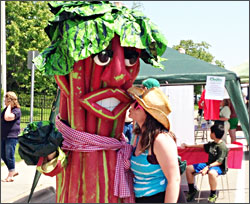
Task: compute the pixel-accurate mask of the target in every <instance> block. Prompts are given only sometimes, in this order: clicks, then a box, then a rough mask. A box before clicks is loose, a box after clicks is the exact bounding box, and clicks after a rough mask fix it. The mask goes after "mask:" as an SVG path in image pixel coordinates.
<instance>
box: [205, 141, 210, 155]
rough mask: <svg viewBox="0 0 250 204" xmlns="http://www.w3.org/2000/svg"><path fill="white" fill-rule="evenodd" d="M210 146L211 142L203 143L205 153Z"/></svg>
mask: <svg viewBox="0 0 250 204" xmlns="http://www.w3.org/2000/svg"><path fill="white" fill-rule="evenodd" d="M210 146H211V142H208V143H207V144H204V150H205V152H206V153H209V148H210Z"/></svg>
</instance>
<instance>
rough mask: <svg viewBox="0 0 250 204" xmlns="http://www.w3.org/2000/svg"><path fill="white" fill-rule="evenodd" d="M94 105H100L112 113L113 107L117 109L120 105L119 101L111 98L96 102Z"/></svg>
mask: <svg viewBox="0 0 250 204" xmlns="http://www.w3.org/2000/svg"><path fill="white" fill-rule="evenodd" d="M96 103H97V104H98V105H100V106H101V107H103V108H105V109H107V110H109V111H111V112H112V111H113V110H114V109H115V107H117V106H118V105H119V104H120V101H119V100H118V99H116V98H114V97H112V98H106V99H103V100H100V101H97V102H96Z"/></svg>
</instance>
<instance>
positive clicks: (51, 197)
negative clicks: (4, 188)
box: [13, 187, 56, 203]
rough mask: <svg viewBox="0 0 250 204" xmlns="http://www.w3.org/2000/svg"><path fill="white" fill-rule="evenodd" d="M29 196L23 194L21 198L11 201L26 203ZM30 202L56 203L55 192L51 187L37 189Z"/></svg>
mask: <svg viewBox="0 0 250 204" xmlns="http://www.w3.org/2000/svg"><path fill="white" fill-rule="evenodd" d="M28 198H29V196H25V197H23V198H21V199H18V200H16V201H14V202H13V203H27V202H28ZM30 203H56V193H55V189H54V188H53V187H48V188H45V189H42V190H39V191H36V192H35V193H34V194H33V196H32V198H31V200H30Z"/></svg>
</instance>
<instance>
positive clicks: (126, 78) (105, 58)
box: [80, 35, 140, 120]
mask: <svg viewBox="0 0 250 204" xmlns="http://www.w3.org/2000/svg"><path fill="white" fill-rule="evenodd" d="M139 54H140V50H139V49H136V48H123V47H121V46H120V41H119V37H118V36H117V35H116V36H115V37H114V38H113V39H112V41H111V46H109V47H108V48H107V49H106V50H104V51H102V52H100V53H99V54H97V55H93V56H91V57H90V58H91V59H90V58H88V59H86V61H92V63H91V65H88V66H91V72H92V76H93V80H92V85H93V87H92V88H93V89H94V90H92V91H91V90H90V92H89V93H87V94H85V95H84V96H83V97H82V98H81V99H80V101H81V105H82V106H83V107H84V108H85V109H87V110H88V111H90V112H91V113H93V114H94V115H96V116H97V117H100V118H103V119H108V120H115V119H117V118H118V117H120V116H121V115H124V113H125V111H126V109H127V108H128V105H129V103H130V97H129V96H128V95H127V94H126V92H125V91H126V90H127V89H128V88H129V87H131V86H132V84H133V82H134V80H135V78H136V76H137V74H138V72H139ZM98 76H99V77H98ZM94 84H95V85H94Z"/></svg>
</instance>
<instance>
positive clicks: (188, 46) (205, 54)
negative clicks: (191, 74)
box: [173, 40, 225, 68]
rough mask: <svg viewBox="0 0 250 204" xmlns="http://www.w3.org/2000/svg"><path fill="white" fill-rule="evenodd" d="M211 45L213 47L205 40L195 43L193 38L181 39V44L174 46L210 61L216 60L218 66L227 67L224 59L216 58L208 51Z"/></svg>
mask: <svg viewBox="0 0 250 204" xmlns="http://www.w3.org/2000/svg"><path fill="white" fill-rule="evenodd" d="M209 47H211V45H210V44H208V43H207V42H205V41H202V42H201V43H194V42H193V41H192V40H181V41H180V44H179V45H174V46H173V48H174V49H176V50H178V49H179V48H183V49H185V52H186V54H187V55H191V56H193V57H196V58H198V59H201V60H204V61H206V62H209V63H213V62H214V63H215V64H216V65H217V66H219V67H223V68H225V64H224V63H223V61H219V60H214V58H215V57H214V56H213V55H212V54H211V53H210V52H209V51H208V50H209Z"/></svg>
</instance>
